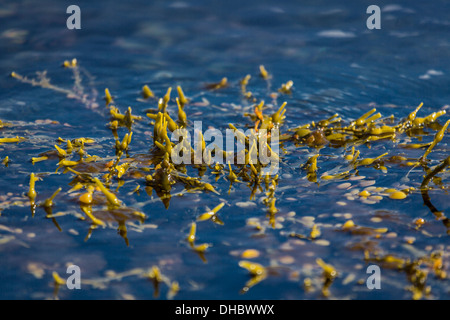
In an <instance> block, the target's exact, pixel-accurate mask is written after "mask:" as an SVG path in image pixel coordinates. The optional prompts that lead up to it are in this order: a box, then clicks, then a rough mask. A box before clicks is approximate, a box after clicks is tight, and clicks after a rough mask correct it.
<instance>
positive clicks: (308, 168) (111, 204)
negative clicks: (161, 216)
mask: <svg viewBox="0 0 450 320" xmlns="http://www.w3.org/2000/svg"><path fill="white" fill-rule="evenodd" d="M64 65H65V66H66V67H69V68H70V69H71V70H72V71H73V72H74V78H75V84H74V88H73V89H71V90H69V89H63V88H59V87H57V86H54V85H52V84H50V81H49V79H48V78H47V77H46V75H45V73H44V74H43V75H42V76H40V77H39V78H38V79H28V78H26V77H22V76H20V75H18V74H16V73H13V74H12V76H13V77H14V78H16V79H18V80H19V81H22V82H25V83H29V84H31V85H35V86H40V87H43V88H47V89H50V90H54V91H57V92H60V93H64V94H66V95H67V96H68V97H70V98H74V99H76V100H78V101H80V102H81V103H83V104H85V105H86V106H87V107H89V106H91V107H92V106H93V105H94V103H95V102H93V100H92V99H93V98H92V97H90V96H89V95H86V94H85V93H84V88H83V86H82V85H81V77H80V74H79V71H78V70H79V69H78V64H77V63H76V61H75V63H74V62H73V60H72V62H67V63H66V62H65V63H64ZM260 76H261V77H263V78H264V79H269V78H270V75H269V74H268V73H267V71H266V70H265V69H264V68H263V67H262V68H260ZM250 78H251V77H250V76H249V75H247V76H246V77H245V78H243V79H242V80H241V81H240V82H239V84H240V89H241V94H242V97H243V98H244V99H248V100H249V101H250V102H251V103H254V105H253V111H254V112H253V113H248V114H244V116H246V117H247V118H248V119H250V124H248V122H247V126H250V127H251V128H252V132H253V134H254V135H255V136H256V137H257V138H258V139H259V140H260V139H262V138H265V139H267V141H270V136H271V130H272V129H274V128H277V129H278V128H282V127H284V126H285V118H286V116H285V112H286V109H285V108H286V103H283V104H282V105H281V106H280V107H279V109H278V110H277V111H275V112H273V113H271V114H267V110H270V109H271V106H269V105H268V104H266V103H265V102H264V101H260V102H259V103H258V100H257V98H256V97H255V96H254V95H253V94H252V93H251V92H250V91H248V90H247V86H248V84H249V80H250ZM226 86H229V82H228V80H227V78H223V79H222V80H221V81H220V82H217V83H213V84H209V85H208V86H207V89H208V90H220V89H222V88H224V87H226ZM292 89H293V82H292V81H288V82H286V83H285V84H283V85H282V86H281V88H280V89H279V90H278V91H279V92H278V93H276V94H272V95H271V97H273V96H275V95H278V94H281V95H287V94H291V93H292ZM171 91H172V88H171V87H169V88H168V90H167V92H166V94H165V95H164V96H163V97H161V98H159V99H158V100H157V107H158V108H157V111H156V112H149V113H147V114H146V116H147V117H148V118H150V119H151V120H153V122H152V126H153V148H152V149H151V150H150V152H149V153H148V154H146V155H141V156H132V155H130V154H129V146H130V144H131V143H132V136H133V130H132V129H133V125H134V123H135V122H136V121H141V120H142V116H137V115H134V114H133V113H132V109H131V107H128V109H127V110H126V112H125V113H121V112H120V110H119V108H117V107H116V106H115V105H113V99H112V96H111V94H110V92H109V90H108V89H105V100H106V107H108V108H109V111H110V122H109V127H110V129H111V131H112V134H113V136H114V139H115V150H114V153H115V156H111V157H103V158H102V157H98V156H96V155H90V154H89V153H88V151H89V145H91V144H94V143H96V141H95V140H93V139H88V138H79V139H72V140H69V139H62V138H61V139H58V145H55V146H54V148H55V150H51V151H49V152H51V153H56V154H57V158H58V169H63V173H64V174H68V175H70V176H71V177H72V180H71V182H70V183H69V185H70V186H71V187H72V188H71V189H70V190H69V192H70V193H72V194H73V195H74V196H77V197H78V202H79V205H80V210H81V211H82V212H83V213H84V215H85V217H87V218H89V220H90V221H91V226H90V229H89V232H88V235H87V236H86V240H87V239H89V237H90V235H91V233H92V231H93V230H95V229H96V228H98V227H106V226H108V225H109V224H110V222H111V221H113V222H115V223H117V224H118V228H117V230H118V233H119V235H120V236H122V237H123V238H124V240H125V242H126V244H127V245H128V244H129V242H128V238H127V227H126V224H127V223H128V222H130V221H134V220H138V221H140V222H141V223H142V222H143V221H144V220H145V219H146V218H147V217H146V215H145V214H144V213H142V212H140V211H138V210H135V209H133V208H131V207H128V206H126V205H125V204H124V202H123V201H121V200H119V198H118V197H117V196H116V193H118V192H119V188H120V187H121V186H122V185H123V183H124V178H128V179H137V180H138V187H137V188H136V189H135V191H134V192H138V191H139V189H140V186H141V185H143V186H144V188H145V192H146V193H147V194H148V195H149V196H150V197H151V196H152V193H153V191H155V193H156V195H157V196H158V197H159V198H160V199H161V201H162V202H163V203H164V205H165V207H166V209H168V208H169V203H170V200H171V198H172V194H171V193H172V186H173V185H174V184H181V185H183V186H184V188H185V190H186V191H187V192H213V193H219V192H218V190H216V188H215V187H214V186H213V185H212V184H210V183H208V182H205V181H204V180H203V179H202V177H204V175H205V172H207V171H209V172H210V173H211V174H212V175H214V176H215V177H216V181H217V179H219V178H224V179H226V180H228V181H229V182H230V187H229V190H228V193H230V192H231V190H232V187H233V185H234V184H240V183H245V184H246V185H247V186H248V187H249V189H250V190H251V195H250V200H252V199H255V197H256V195H257V191H261V196H259V197H262V203H263V204H264V205H265V206H266V209H265V211H266V213H267V217H268V220H269V223H268V225H269V226H270V227H272V228H275V226H276V216H277V214H278V213H279V212H280V210H279V209H278V208H277V207H276V201H277V197H276V192H277V187H278V183H279V180H280V179H281V178H280V177H278V176H277V175H263V174H262V172H263V169H264V168H265V165H264V164H263V163H261V162H256V163H253V162H251V161H249V159H250V154H251V153H252V152H257V153H261V152H265V151H266V150H262V149H261V145H260V144H259V143H256V142H255V143H253V144H251V141H250V139H248V137H246V136H243V135H242V134H240V132H239V130H238V128H241V127H243V126H240V125H233V124H229V128H230V129H232V130H233V131H234V133H235V136H236V139H239V140H240V141H241V142H242V143H243V144H244V145H245V150H244V154H245V158H246V161H245V163H244V164H242V165H233V166H232V165H231V163H228V168H227V167H226V166H224V165H222V164H219V163H212V162H211V161H208V159H209V160H210V159H211V158H212V155H213V153H217V152H222V153H223V154H224V156H225V157H226V155H227V153H226V151H224V150H220V149H218V148H215V149H213V151H212V150H210V149H207V148H206V144H205V141H204V138H203V136H201V134H200V135H199V141H200V142H201V143H200V146H198V147H199V148H200V149H201V151H202V154H203V153H204V152H206V153H207V154H209V156H208V157H206V160H205V159H204V161H203V162H202V163H201V164H199V165H193V166H191V167H192V168H196V169H198V177H194V176H191V175H188V174H187V172H188V170H187V166H186V165H175V164H174V163H173V161H172V160H171V151H172V149H173V148H174V147H175V145H174V143H173V142H172V141H171V140H170V138H169V133H170V132H173V131H175V130H177V129H179V128H187V127H188V124H189V122H188V118H187V114H186V111H185V106H187V105H189V103H190V99H188V98H187V97H186V96H185V95H184V92H183V90H182V89H181V87H177V92H178V97H177V98H176V99H175V102H176V105H177V109H178V118H177V119H176V120H175V119H174V118H172V116H171V115H170V113H169V112H168V107H169V105H170V103H171V102H173V99H171ZM142 95H143V97H144V99H153V98H154V97H155V95H154V93H153V92H152V91H151V90H150V88H149V87H148V86H144V87H143V89H142ZM88 97H90V98H88ZM191 99H192V98H191ZM422 106H423V104H420V105H419V106H418V107H417V108H416V109H415V110H414V111H413V112H411V113H410V114H409V115H408V116H407V117H406V118H404V119H402V120H400V121H398V122H397V123H394V122H393V119H392V118H390V117H388V118H383V117H382V115H381V114H380V113H376V109H375V108H374V109H372V110H370V111H368V112H367V113H365V114H363V115H362V116H360V117H359V118H357V119H355V120H351V121H344V120H343V119H342V118H340V117H339V115H338V114H335V115H333V116H331V117H329V118H327V119H323V120H320V121H318V122H317V123H316V122H314V121H311V122H310V123H307V124H304V125H300V126H297V127H294V128H289V129H287V131H286V132H285V133H283V134H282V136H281V141H282V144H293V145H295V146H297V147H307V148H309V149H310V150H311V151H312V153H313V155H312V156H310V157H309V158H308V159H307V160H306V162H305V163H304V164H303V165H302V166H301V168H300V169H301V170H303V172H305V178H306V179H307V180H308V181H310V182H312V183H316V184H317V185H318V186H319V185H320V184H326V183H330V182H334V181H342V180H348V179H349V178H350V177H356V176H358V173H359V169H360V168H370V167H371V168H374V169H376V170H380V171H381V172H383V173H387V171H388V168H387V167H386V163H394V164H398V163H402V164H403V165H404V166H409V167H412V169H414V168H416V167H420V168H422V170H423V171H424V172H425V174H426V175H425V178H424V179H423V181H422V185H421V187H420V189H419V190H417V189H416V188H414V187H408V188H406V189H402V190H397V189H393V188H385V187H379V188H375V189H370V191H369V190H364V191H362V192H361V193H359V195H358V196H359V197H360V198H362V199H363V200H370V201H380V200H381V199H383V197H389V198H391V199H394V200H403V199H405V198H407V197H408V195H410V194H413V193H415V192H420V193H421V194H422V197H423V201H424V204H425V205H427V207H428V208H430V211H431V212H432V213H433V215H435V217H436V219H438V220H442V222H443V224H444V226H445V227H446V229H447V233H449V220H448V218H447V217H446V216H445V215H444V213H443V212H441V211H439V210H438V209H436V208H435V207H434V205H433V204H432V203H431V199H430V196H429V194H428V191H429V190H431V188H432V187H430V186H429V184H430V182H431V181H433V182H434V183H435V184H436V185H437V186H441V187H443V186H442V183H441V182H440V180H439V179H437V178H438V177H437V175H438V174H441V173H443V172H445V171H446V170H447V167H448V166H449V158H446V159H445V160H443V161H440V162H439V164H437V165H436V166H435V167H434V168H431V169H430V168H429V164H430V163H432V162H436V160H434V161H431V160H429V159H427V156H428V155H429V154H431V152H432V151H433V149H434V148H435V147H436V145H437V144H438V143H440V142H441V141H442V139H443V137H444V134H445V133H446V132H447V128H448V126H449V124H450V120H447V122H446V123H445V124H444V125H440V124H439V123H438V121H437V119H438V118H439V117H441V116H443V115H444V114H446V112H445V110H440V111H437V112H433V113H431V114H430V115H428V116H426V117H423V118H422V117H417V113H418V111H419V110H420V109H421V108H422ZM95 108H96V106H95V107H94V109H95ZM424 127H427V128H432V129H433V128H435V129H437V132H436V134H435V136H434V139H433V140H432V141H431V142H429V143H407V144H399V145H398V146H399V147H400V148H404V149H425V148H426V151H425V152H424V154H423V155H422V156H421V157H420V158H406V157H403V156H399V155H396V154H395V153H393V154H392V155H391V157H390V158H386V156H387V155H388V154H389V153H388V152H387V153H383V154H381V155H378V156H376V157H373V158H361V157H360V153H361V151H360V150H358V149H357V148H358V147H359V146H361V145H364V144H374V143H376V142H377V141H383V140H392V141H396V140H397V139H398V138H399V137H400V136H402V135H405V134H406V135H408V136H410V137H414V135H415V131H417V130H421V129H422V128H424ZM121 128H125V129H127V133H125V134H124V135H123V138H122V139H120V138H119V131H120V130H121ZM261 129H266V131H263V130H261ZM261 132H265V134H266V136H264V137H263V136H261ZM259 140H257V141H258V142H259ZM0 142H2V141H0ZM3 142H5V143H7V142H8V141H3ZM15 142H19V141H15ZM325 146H332V147H334V148H343V149H344V150H345V152H344V155H342V156H339V157H337V158H338V159H339V160H340V161H341V166H339V167H338V168H336V170H329V171H326V172H322V175H320V176H319V174H318V173H319V169H320V166H319V164H320V161H322V162H323V161H326V159H327V158H328V157H329V156H327V155H325V154H321V153H320V150H321V149H322V148H323V147H325ZM186 148H187V147H186ZM263 148H269V145H268V144H267V146H266V145H264V146H263ZM192 151H193V150H192ZM269 151H270V152H269V153H270V154H271V157H273V159H278V160H280V159H281V160H282V158H283V156H282V155H279V154H276V153H275V152H272V150H269ZM192 154H194V152H192ZM40 156H42V155H40ZM43 156H44V157H45V155H43ZM77 156H78V158H79V159H78V160H75V159H74V157H77ZM111 159H112V160H111ZM46 160H48V158H47V159H43V160H42V161H46ZM281 163H282V165H283V162H282V161H281ZM233 167H234V169H233ZM58 169H57V170H58ZM412 169H411V170H410V172H411V171H412ZM102 170H106V172H107V173H106V174H103V175H102V176H100V173H101V172H102ZM408 175H409V172H408V174H406V176H405V178H407V177H408ZM39 178H40V177H39V176H35V175H34V173H32V174H31V175H30V186H29V191H28V194H27V196H28V198H29V200H30V205H31V210H32V215H34V213H35V210H36V207H37V206H41V207H43V208H44V210H45V211H46V214H47V217H48V218H52V220H53V222H54V223H55V224H57V223H56V220H55V218H56V217H58V215H54V214H53V213H52V207H53V206H54V203H53V200H54V199H55V198H56V197H57V195H58V193H59V192H60V191H61V189H58V190H56V191H55V193H54V194H53V195H52V196H51V197H50V198H48V199H45V200H44V201H41V202H36V198H37V192H36V188H35V183H36V182H37V181H38V179H39ZM42 178H43V177H42ZM440 184H441V185H440ZM113 185H115V186H117V188H116V189H115V192H113V191H112V190H113ZM447 188H448V187H447ZM441 189H442V188H441ZM444 189H445V188H444ZM83 190H84V191H83ZM98 193H100V194H101V195H102V196H99V195H98ZM224 205H225V203H224V202H221V203H219V204H218V205H217V206H216V207H215V208H214V209H212V210H209V209H208V210H207V212H205V213H203V214H201V215H200V216H199V217H198V219H197V222H199V223H200V222H203V221H212V222H213V223H217V224H219V225H222V224H223V223H224V222H223V221H222V220H221V219H220V218H219V216H218V211H219V210H220V209H221V208H222V207H223V206H224ZM421 225H423V222H421V221H416V226H417V228H420V227H421ZM57 227H58V226H57ZM256 227H257V229H258V230H259V231H261V232H264V228H263V227H261V226H260V225H258V226H256ZM58 228H59V227H58ZM59 229H60V228H59ZM342 230H343V231H346V232H350V233H351V234H355V235H361V234H363V235H371V236H374V238H376V237H378V236H380V235H381V234H383V233H386V231H387V230H386V229H385V228H378V229H371V228H367V227H362V226H357V225H356V224H354V222H353V221H351V220H348V221H347V222H346V223H345V224H344V226H343V228H342ZM196 232H197V223H193V224H192V225H191V228H190V233H189V235H188V236H187V238H186V241H187V244H188V245H189V247H190V249H191V250H193V251H194V252H196V253H198V254H199V256H200V258H201V259H202V260H203V261H204V262H206V258H205V252H206V251H207V250H209V248H210V247H211V245H210V244H208V243H203V244H196V242H195V240H196V238H197V236H196ZM288 236H289V237H296V238H300V239H305V240H307V241H317V239H319V238H321V236H322V234H321V231H320V228H319V227H318V226H317V225H315V224H314V225H313V226H312V228H311V230H310V232H309V234H308V235H304V234H300V233H288ZM371 254H372V255H375V256H376V257H377V258H375V259H378V261H384V260H383V259H387V258H382V257H381V258H380V254H379V252H378V251H377V249H376V248H365V249H364V257H365V259H366V260H369V259H370V258H369V257H370V255H371ZM387 261H388V262H389V261H391V260H389V259H387ZM427 261H428V260H427ZM316 262H317V264H318V265H319V266H320V267H321V268H322V270H323V277H324V281H323V287H322V294H323V295H324V296H329V294H330V293H329V286H330V285H331V284H332V282H333V280H334V279H335V277H336V275H337V271H336V270H335V268H334V267H333V266H331V265H329V264H327V263H325V262H324V261H323V260H321V259H318V260H317V261H316ZM397 262H398V261H397ZM402 263H403V262H402ZM239 265H240V266H241V267H243V268H244V269H247V270H248V271H249V273H250V275H251V279H250V280H249V282H248V283H247V284H246V285H245V287H244V288H243V289H242V292H243V293H245V292H247V291H248V290H249V289H250V288H251V287H253V286H254V285H256V284H257V283H259V282H261V281H263V280H264V279H266V278H267V277H268V276H270V274H271V273H272V271H273V270H272V271H271V268H270V267H264V266H262V265H260V264H256V263H253V262H249V261H245V260H244V261H240V262H239ZM402 265H403V264H402ZM406 265H407V266H404V267H402V270H405V271H406V272H407V273H408V274H409V276H408V277H409V281H410V282H411V283H413V287H414V288H415V289H413V298H420V297H421V296H422V293H425V294H427V293H429V292H428V291H429V290H428V289H426V288H425V287H423V286H422V284H423V283H424V281H423V277H424V276H423V274H422V273H420V271H417V270H418V269H417V268H416V267H414V266H416V265H418V263H416V262H414V263H413V264H410V263H409V262H408V263H407V264H406ZM435 269H436V270H442V269H443V266H442V263H441V265H440V266H439V267H438V268H437V267H436V268H435ZM413 273H416V275H414V276H413V275H411V274H413ZM305 286H306V287H308V286H310V284H308V282H307V281H306V282H305ZM416 289H417V290H416Z"/></svg>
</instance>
